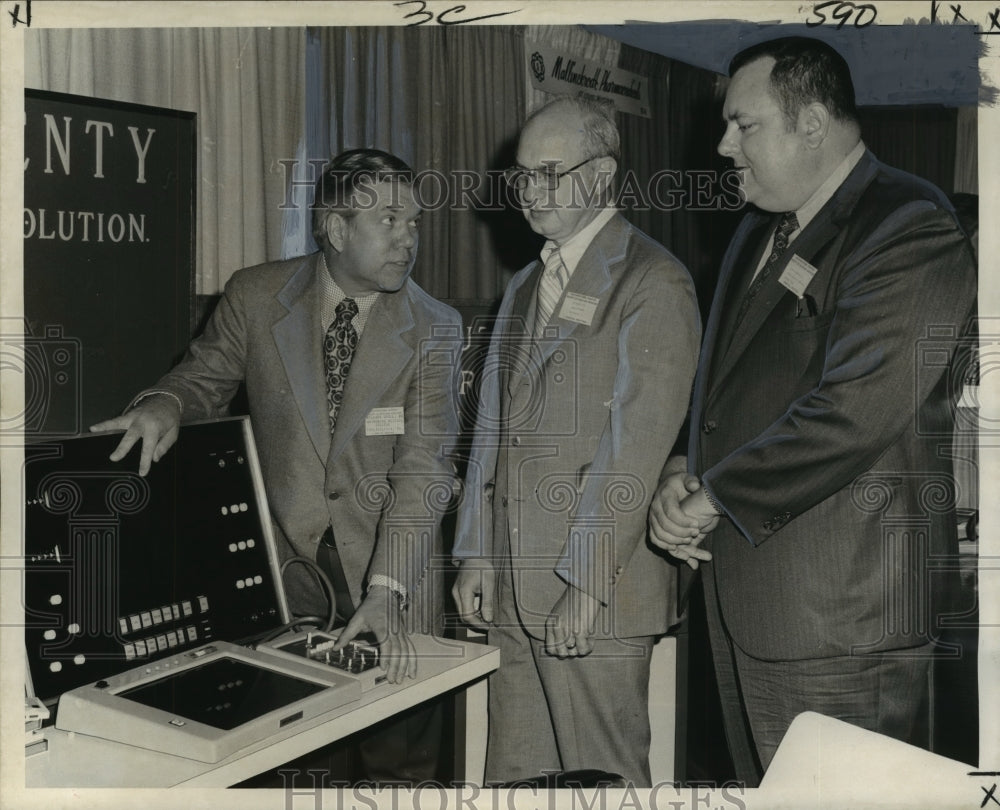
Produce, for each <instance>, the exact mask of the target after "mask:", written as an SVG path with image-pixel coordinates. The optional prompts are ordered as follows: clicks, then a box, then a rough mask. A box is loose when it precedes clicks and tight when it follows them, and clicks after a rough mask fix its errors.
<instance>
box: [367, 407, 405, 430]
mask: <svg viewBox="0 0 1000 810" xmlns="http://www.w3.org/2000/svg"><path fill="white" fill-rule="evenodd" d="M403 432H404V430H403V406H402V405H397V406H395V407H392V408H372V409H371V410H370V411H368V416H366V417H365V436H401V435H402V434H403Z"/></svg>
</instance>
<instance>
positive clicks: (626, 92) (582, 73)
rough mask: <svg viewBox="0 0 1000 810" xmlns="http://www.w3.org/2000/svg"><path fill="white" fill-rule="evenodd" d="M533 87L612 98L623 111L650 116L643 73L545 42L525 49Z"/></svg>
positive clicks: (557, 93) (647, 82)
mask: <svg viewBox="0 0 1000 810" xmlns="http://www.w3.org/2000/svg"><path fill="white" fill-rule="evenodd" d="M525 53H526V56H527V58H528V72H529V73H530V74H531V80H532V82H533V83H534V85H535V87H536V88H538V89H539V90H542V91H544V92H546V93H552V94H553V95H564V94H565V95H577V94H578V93H583V94H585V95H589V96H594V97H597V98H602V99H605V100H607V101H610V102H612V103H613V104H614V105H615V107H616V108H617V109H619V110H621V111H622V112H627V113H631V114H632V115H641V116H643V117H644V118H649V117H650V111H649V81H648V80H647V78H646V77H645V76H640V75H639V74H638V73H631V72H630V71H627V70H622V69H621V68H617V67H607V66H606V65H603V64H601V63H599V62H590V61H587V60H586V59H581V58H580V57H578V56H574V55H573V54H571V53H566V52H564V51H560V50H557V49H554V48H547V47H545V46H544V45H536V46H535V47H534V48H528V49H527V50H526V52H525Z"/></svg>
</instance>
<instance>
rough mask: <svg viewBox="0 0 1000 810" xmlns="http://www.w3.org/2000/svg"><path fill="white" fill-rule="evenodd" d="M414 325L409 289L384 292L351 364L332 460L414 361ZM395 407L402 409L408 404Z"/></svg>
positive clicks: (332, 448)
mask: <svg viewBox="0 0 1000 810" xmlns="http://www.w3.org/2000/svg"><path fill="white" fill-rule="evenodd" d="M413 324H414V320H413V310H412V309H411V307H410V299H409V296H408V295H407V292H406V287H405V286H404V287H403V289H402V290H400V291H399V292H396V293H383V294H382V295H380V296H379V297H378V301H377V302H376V303H375V306H374V307H373V308H372V311H371V314H370V315H369V316H368V321H367V322H366V323H365V330H364V332H363V333H362V334H361V340H360V341H359V342H358V348H357V349H356V350H355V353H354V359H353V360H352V361H351V371H350V372H349V373H348V375H347V384H346V386H345V388H344V401H343V404H342V405H341V406H340V413H339V414H338V416H337V425H336V428H335V429H334V431H333V446H332V447H331V448H330V459H329V460H331V461H332V460H333V459H335V458H336V457H337V456H339V455H340V454H341V453H342V452H343V450H344V448H345V447H346V446H347V443H348V442H349V441H350V439H351V437H353V436H354V434H355V433H357V432H358V430H359V429H360V428H361V425H362V424H363V422H364V421H365V417H366V416H368V414H369V412H370V411H371V409H372V408H374V407H375V405H376V404H377V403H378V402H379V401H380V400H381V398H382V395H383V394H384V393H385V391H386V389H387V388H388V387H389V386H390V385H391V384H392V383H393V382H394V381H395V380H396V379H397V378H398V377H399V375H400V373H401V372H402V371H403V369H404V368H405V367H406V365H407V363H409V362H410V360H411V358H412V357H413V352H414V349H413V346H412V345H411V344H410V343H409V342H408V341H407V340H406V339H405V335H406V333H407V332H409V331H410V330H412V329H413ZM394 404H398V405H400V406H402V405H404V404H405V403H403V402H400V403H394Z"/></svg>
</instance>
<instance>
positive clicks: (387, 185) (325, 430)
mask: <svg viewBox="0 0 1000 810" xmlns="http://www.w3.org/2000/svg"><path fill="white" fill-rule="evenodd" d="M412 180H413V174H412V171H411V170H410V168H409V167H408V166H407V165H406V164H405V163H404V162H403V161H401V160H399V159H398V158H396V157H394V156H393V155H389V154H387V153H385V152H379V151H377V150H372V149H358V150H352V151H349V152H345V153H343V154H341V155H339V156H338V157H337V158H335V159H334V160H333V161H332V162H331V163H330V164H329V165H328V166H327V167H326V169H325V170H324V172H323V175H322V177H321V178H320V180H319V182H318V183H317V186H316V200H315V209H314V218H313V225H314V228H313V230H314V235H315V236H316V239H317V242H318V243H319V244H320V245H321V247H322V249H321V250H320V251H318V252H317V253H314V254H312V255H309V256H305V257H300V258H296V259H289V260H286V261H280V262H272V263H268V264H263V265H259V266H257V267H251V268H247V269H244V270H240V271H238V272H237V273H235V274H234V275H233V277H232V278H231V279H230V280H229V282H228V283H227V284H226V289H225V292H224V293H223V296H222V299H221V300H220V302H219V304H218V306H217V307H216V309H215V312H214V313H213V315H212V318H211V320H210V321H209V323H208V325H207V327H206V329H205V332H204V334H203V335H201V336H200V337H199V338H198V339H196V340H195V341H194V342H193V343H192V344H191V346H190V348H189V350H188V353H187V355H186V357H185V358H184V359H183V360H182V361H181V363H180V364H179V365H177V366H176V367H175V368H174V369H173V370H172V371H171V372H170V373H168V374H167V375H166V376H164V377H163V378H162V379H160V381H159V382H158V383H157V384H156V386H155V387H154V388H153V389H151V390H150V391H146V392H143V393H142V394H140V396H139V397H137V399H136V402H135V403H134V404H133V407H132V408H131V409H129V410H128V411H127V412H126V413H125V415H124V416H121V417H118V418H117V419H111V420H109V421H106V422H102V423H101V424H99V425H95V426H94V428H93V429H95V430H111V429H124V430H125V431H126V432H125V435H124V437H123V438H122V441H121V443H120V444H119V446H118V447H117V449H116V450H115V452H114V454H113V455H112V459H114V460H119V459H121V458H124V456H125V455H126V454H127V453H128V451H129V449H130V448H131V447H132V446H133V445H134V444H135V443H136V442H137V441H139V440H141V441H142V449H141V458H140V468H139V471H140V474H143V475H144V474H145V473H146V472H147V471H148V469H149V465H150V462H151V461H157V460H158V459H160V458H161V457H162V456H163V454H164V453H165V452H167V450H168V449H169V447H170V446H171V445H172V444H173V442H174V441H175V439H176V437H177V431H178V426H179V425H180V423H181V421H182V420H194V419H204V418H211V417H217V416H220V415H224V414H225V413H226V411H227V409H228V406H229V402H230V400H231V399H232V397H233V395H234V394H235V393H236V390H237V387H238V386H239V384H240V383H241V382H245V383H246V390H247V397H248V400H249V405H250V419H251V423H252V425H253V428H254V433H255V438H256V442H257V449H258V452H259V455H260V462H261V469H262V472H263V477H264V486H265V489H266V491H267V496H268V502H269V506H270V510H271V515H272V517H273V520H274V533H275V538H276V542H277V546H278V551H279V556H280V557H281V558H288V557H290V556H291V555H293V554H295V555H301V556H305V557H308V558H310V559H314V560H316V561H317V562H318V563H319V565H320V566H321V567H322V568H323V569H325V571H326V573H327V574H328V575H329V578H330V579H331V581H332V583H333V585H334V589H335V590H336V591H337V594H336V595H337V600H336V602H337V605H336V607H337V612H338V613H339V614H340V615H341V617H342V618H343V619H344V620H346V621H347V625H346V627H345V628H344V630H343V631H342V633H341V635H340V639H339V642H338V647H342V646H344V645H345V644H346V643H347V642H348V641H349V640H350V639H352V638H354V637H355V636H356V635H357V634H358V633H360V632H363V631H368V632H371V633H373V634H374V636H375V638H376V640H377V641H378V643H379V645H380V647H381V653H382V660H383V665H384V666H385V668H386V669H387V675H388V679H389V680H390V681H391V682H393V683H398V682H400V681H401V680H402V679H403V678H404V677H406V676H410V677H413V676H414V675H415V673H416V666H417V661H416V656H415V651H414V648H413V642H412V641H411V640H410V638H409V634H410V633H411V632H425V633H427V632H432V631H434V630H437V629H440V628H439V626H438V625H437V623H438V622H439V620H440V619H441V616H442V610H443V594H442V593H441V584H440V580H439V579H438V577H437V576H436V575H435V572H433V571H431V570H429V568H430V565H429V564H430V560H431V557H432V554H433V553H434V552H435V549H437V550H438V553H440V549H439V545H440V543H439V539H440V538H439V527H440V517H441V510H443V509H444V508H445V507H446V506H447V502H448V499H449V495H450V493H451V488H452V484H453V481H454V470H453V467H452V464H451V462H450V461H449V460H448V453H449V451H450V447H451V445H452V444H453V442H454V438H455V434H456V432H457V424H458V419H457V411H456V405H455V402H456V399H455V398H456V390H457V389H456V386H457V372H458V356H459V349H460V345H461V321H460V317H459V315H458V313H457V312H455V311H454V310H453V309H451V308H450V307H447V306H445V305H444V304H442V303H440V302H439V301H437V300H435V299H433V298H431V297H430V296H429V295H427V293H425V292H424V291H423V290H422V289H420V287H418V286H417V285H416V284H415V283H414V282H413V281H412V280H410V278H409V276H410V272H411V270H412V268H413V262H414V260H415V258H416V254H417V242H418V233H417V225H418V221H419V218H420V214H421V211H420V208H419V206H418V205H417V202H416V201H415V199H414V196H413V190H412V186H411V184H412ZM446 358H451V362H446V361H445V359H446ZM316 583H317V580H316V579H315V578H313V577H311V576H308V575H307V574H306V572H304V571H303V569H302V567H301V566H292V567H290V568H289V569H288V575H287V576H286V591H287V593H288V596H289V603H290V604H291V606H292V608H293V610H295V611H296V612H299V613H309V614H313V613H317V612H318V613H320V614H323V613H325V611H326V610H327V609H328V605H327V604H326V601H325V600H324V598H323V592H322V591H321V590H320V589H319V588H318V586H317V584H316ZM436 712H437V710H435V711H433V712H430V713H429V712H428V710H426V709H421V708H419V707H418V709H417V710H416V711H415V712H414V713H412V714H411V715H408V716H407V717H405V718H403V719H401V720H400V721H399V722H398V723H396V724H393V725H390V726H389V727H388V728H385V729H381V730H380V731H379V732H378V733H376V734H374V735H371V736H369V738H368V739H367V740H366V741H365V742H364V743H363V744H362V746H361V748H362V754H363V758H364V760H365V766H366V774H365V775H366V776H367V777H368V778H371V779H376V780H379V781H396V780H402V781H408V782H419V781H421V780H424V779H430V778H433V777H434V775H435V771H436V763H437V751H438V745H439V738H440V731H441V725H440V722H441V721H440V715H439V714H437V713H436ZM431 715H433V717H434V718H436V719H433V718H432V719H429V718H431Z"/></svg>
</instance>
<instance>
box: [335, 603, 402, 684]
mask: <svg viewBox="0 0 1000 810" xmlns="http://www.w3.org/2000/svg"><path fill="white" fill-rule="evenodd" d="M363 632H370V633H371V634H372V635H374V636H375V641H376V642H377V643H378V646H379V665H380V666H381V667H382V669H383V670H385V673H386V679H387V680H388V681H389V683H401V682H402V680H403V678H405V677H410V678H416V677H417V651H416V648H415V647H414V646H413V641H411V640H410V637H409V635H408V634H407V632H406V626H405V625H404V623H403V612H402V610H401V608H400V606H399V599H398V598H397V596H396V594H395V593H393V592H392V591H390V590H389V589H388V588H384V587H382V586H380V585H378V586H374V587H372V588H370V589H369V591H368V594H367V596H365V598H364V601H363V602H362V603H361V606H360V607H359V608H358V610H357V612H356V613H355V614H354V616H352V617H351V620H350V621H349V622H348V623H347V626H346V627H345V628H344V629H343V630H342V631H341V633H340V637H339V638H338V639H337V643H336V644H334V645H333V651H332V652H333V654H334V655H338V654H339V653H340V651H341V650H343V649H344V648H345V647H347V646H348V644H349V643H350V642H351V641H352V640H353V639H354V637H355V636H357V635H358V634H359V633H363Z"/></svg>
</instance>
